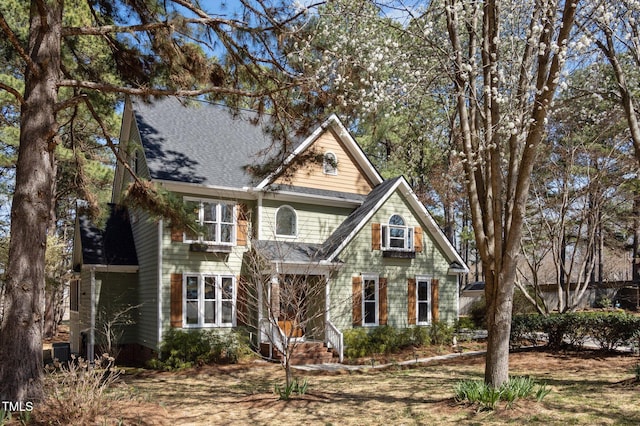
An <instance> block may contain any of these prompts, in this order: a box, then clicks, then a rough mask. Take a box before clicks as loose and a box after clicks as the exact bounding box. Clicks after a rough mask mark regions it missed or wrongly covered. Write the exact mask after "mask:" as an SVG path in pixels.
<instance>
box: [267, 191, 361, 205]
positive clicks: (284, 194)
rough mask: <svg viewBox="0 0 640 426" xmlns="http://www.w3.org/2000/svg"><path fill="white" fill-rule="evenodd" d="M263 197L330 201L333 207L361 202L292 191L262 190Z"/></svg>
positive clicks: (285, 199)
mask: <svg viewBox="0 0 640 426" xmlns="http://www.w3.org/2000/svg"><path fill="white" fill-rule="evenodd" d="M264 194H265V197H264V198H265V199H273V200H278V201H286V202H305V203H308V204H315V205H320V206H323V205H327V202H330V203H331V206H334V207H358V206H359V205H361V204H362V201H359V200H346V199H344V198H338V197H331V196H327V195H317V194H303V193H300V192H292V191H264Z"/></svg>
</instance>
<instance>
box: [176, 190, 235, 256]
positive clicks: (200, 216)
mask: <svg viewBox="0 0 640 426" xmlns="http://www.w3.org/2000/svg"><path fill="white" fill-rule="evenodd" d="M185 204H186V206H187V207H186V208H187V211H188V212H190V214H191V215H193V218H194V220H195V221H196V223H197V224H198V225H199V226H200V228H201V229H200V230H198V232H199V233H197V232H194V231H193V230H190V229H187V230H185V242H201V243H212V244H224V245H232V244H233V242H234V238H235V226H236V222H235V207H234V206H233V205H232V204H226V203H223V202H208V201H194V200H187V201H185Z"/></svg>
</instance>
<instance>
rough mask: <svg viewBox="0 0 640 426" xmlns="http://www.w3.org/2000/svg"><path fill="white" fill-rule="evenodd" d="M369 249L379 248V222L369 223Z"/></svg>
mask: <svg viewBox="0 0 640 426" xmlns="http://www.w3.org/2000/svg"><path fill="white" fill-rule="evenodd" d="M371 250H380V224H379V223H372V224H371Z"/></svg>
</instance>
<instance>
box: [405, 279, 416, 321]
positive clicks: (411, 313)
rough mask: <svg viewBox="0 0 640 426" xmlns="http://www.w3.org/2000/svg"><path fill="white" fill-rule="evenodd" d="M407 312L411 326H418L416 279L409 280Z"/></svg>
mask: <svg viewBox="0 0 640 426" xmlns="http://www.w3.org/2000/svg"><path fill="white" fill-rule="evenodd" d="M407 282H408V285H407V312H408V317H409V318H408V320H407V322H408V323H409V325H416V318H417V315H416V279H415V278H409V279H408V280H407Z"/></svg>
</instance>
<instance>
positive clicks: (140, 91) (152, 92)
mask: <svg viewBox="0 0 640 426" xmlns="http://www.w3.org/2000/svg"><path fill="white" fill-rule="evenodd" d="M290 86H291V84H287V85H284V86H282V87H279V88H277V89H273V90H264V91H260V92H250V91H246V90H239V89H233V88H228V87H219V86H213V87H207V88H203V89H197V90H186V89H158V88H149V87H142V88H134V87H124V86H114V85H112V84H106V83H96V82H93V81H81V80H70V79H66V80H60V81H59V82H58V87H76V88H79V89H90V90H97V91H99V92H104V93H123V94H126V95H132V96H185V97H193V96H200V95H206V94H208V93H218V94H224V95H236V96H244V97H248V98H259V97H261V96H266V95H268V94H270V93H275V92H281V91H283V90H286V89H288V88H289V87H290Z"/></svg>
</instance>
